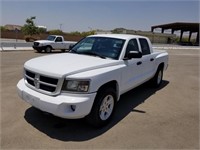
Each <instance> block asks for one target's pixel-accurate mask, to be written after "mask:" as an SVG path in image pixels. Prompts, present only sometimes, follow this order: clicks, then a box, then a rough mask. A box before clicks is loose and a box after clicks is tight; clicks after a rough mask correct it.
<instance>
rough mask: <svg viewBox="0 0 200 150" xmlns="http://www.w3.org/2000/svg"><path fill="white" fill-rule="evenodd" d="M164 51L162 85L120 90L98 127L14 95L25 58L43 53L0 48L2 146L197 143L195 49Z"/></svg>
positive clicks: (189, 146)
mask: <svg viewBox="0 0 200 150" xmlns="http://www.w3.org/2000/svg"><path fill="white" fill-rule="evenodd" d="M167 51H168V53H169V67H168V70H167V71H166V72H165V73H164V82H163V84H162V86H161V87H160V88H159V89H153V88H151V87H150V86H149V85H148V84H144V85H142V86H140V87H138V88H136V89H133V90H131V91H130V92H128V93H126V94H124V95H122V96H121V99H120V101H119V102H118V104H117V108H116V110H117V111H116V113H115V116H114V118H113V120H112V121H111V123H110V124H109V125H108V126H106V127H104V128H101V129H95V128H92V127H91V126H89V125H88V124H87V123H86V122H85V121H84V120H83V119H79V120H65V119H61V118H58V117H54V116H52V115H49V114H45V113H43V112H41V111H39V110H37V109H35V108H33V107H31V106H30V105H29V104H27V103H25V102H24V101H22V100H21V99H20V98H19V97H18V95H17V90H16V84H17V82H18V81H19V80H20V79H21V78H22V76H23V64H24V62H25V61H27V60H29V59H31V58H34V57H38V56H41V55H47V54H38V53H35V52H33V51H13V52H1V53H0V55H1V82H0V83H1V88H0V92H1V93H0V94H1V101H0V102H1V149H97V148H99V149H116V148H118V149H199V50H190V49H188V50H187V49H182V50H181V49H178V50H170V49H169V50H167ZM53 54H55V53H52V54H50V55H53ZM52 61H53V60H52ZM77 63H81V62H78V61H77Z"/></svg>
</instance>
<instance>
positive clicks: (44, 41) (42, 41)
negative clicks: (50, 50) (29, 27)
mask: <svg viewBox="0 0 200 150" xmlns="http://www.w3.org/2000/svg"><path fill="white" fill-rule="evenodd" d="M35 42H38V43H52V42H53V41H49V40H37V41H35Z"/></svg>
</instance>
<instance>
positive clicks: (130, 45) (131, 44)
mask: <svg viewBox="0 0 200 150" xmlns="http://www.w3.org/2000/svg"><path fill="white" fill-rule="evenodd" d="M130 51H139V48H138V43H137V40H136V39H132V40H130V41H129V42H128V45H127V47H126V55H127V54H128V53H129V52H130Z"/></svg>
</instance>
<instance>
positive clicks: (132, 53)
mask: <svg viewBox="0 0 200 150" xmlns="http://www.w3.org/2000/svg"><path fill="white" fill-rule="evenodd" d="M132 58H142V53H141V52H139V51H129V53H128V54H127V56H126V58H125V60H127V59H132Z"/></svg>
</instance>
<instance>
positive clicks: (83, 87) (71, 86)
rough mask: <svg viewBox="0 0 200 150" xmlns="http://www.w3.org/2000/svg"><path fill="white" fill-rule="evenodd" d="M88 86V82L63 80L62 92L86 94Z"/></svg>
mask: <svg viewBox="0 0 200 150" xmlns="http://www.w3.org/2000/svg"><path fill="white" fill-rule="evenodd" d="M89 85H90V82H89V81H78V80H65V81H64V84H63V87H62V91H72V92H87V91H88V89H89Z"/></svg>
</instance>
